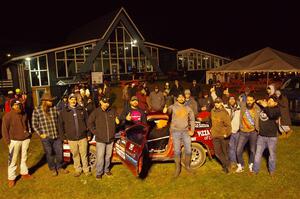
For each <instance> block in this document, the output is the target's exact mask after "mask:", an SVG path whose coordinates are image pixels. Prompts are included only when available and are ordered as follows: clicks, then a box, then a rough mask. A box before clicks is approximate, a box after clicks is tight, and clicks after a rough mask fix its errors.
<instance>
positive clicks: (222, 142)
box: [213, 138, 229, 168]
mask: <svg viewBox="0 0 300 199" xmlns="http://www.w3.org/2000/svg"><path fill="white" fill-rule="evenodd" d="M213 144H214V150H215V155H216V156H217V158H218V159H219V160H220V162H221V164H222V167H223V168H229V158H228V144H229V140H228V139H225V138H213Z"/></svg>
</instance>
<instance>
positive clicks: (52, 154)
mask: <svg viewBox="0 0 300 199" xmlns="http://www.w3.org/2000/svg"><path fill="white" fill-rule="evenodd" d="M42 144H43V148H44V151H45V153H46V158H47V163H48V167H49V169H50V170H57V169H60V168H62V167H63V165H64V160H63V145H62V141H61V140H60V139H52V138H45V139H42Z"/></svg>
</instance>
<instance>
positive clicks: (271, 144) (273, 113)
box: [253, 97, 280, 176]
mask: <svg viewBox="0 0 300 199" xmlns="http://www.w3.org/2000/svg"><path fill="white" fill-rule="evenodd" d="M258 104H259V105H260V106H261V109H262V111H261V113H260V116H259V135H258V138H257V147H256V153H255V158H254V166H253V173H254V174H257V173H258V171H259V168H260V163H261V158H262V155H263V152H264V150H265V149H266V148H267V149H268V150H269V154H270V155H269V158H268V167H269V173H270V175H271V176H273V174H274V171H275V164H276V145H277V133H278V127H277V121H278V119H279V117H280V108H279V107H278V101H277V99H276V98H275V97H270V98H269V99H268V101H263V100H259V101H258Z"/></svg>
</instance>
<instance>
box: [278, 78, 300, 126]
mask: <svg viewBox="0 0 300 199" xmlns="http://www.w3.org/2000/svg"><path fill="white" fill-rule="evenodd" d="M281 90H282V93H283V94H284V95H286V96H287V98H288V100H289V108H290V115H291V119H292V121H293V122H297V123H298V122H300V77H292V78H288V79H287V80H286V81H285V82H284V83H283V84H282V86H281Z"/></svg>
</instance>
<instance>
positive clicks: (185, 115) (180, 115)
mask: <svg viewBox="0 0 300 199" xmlns="http://www.w3.org/2000/svg"><path fill="white" fill-rule="evenodd" d="M168 113H169V114H172V121H171V128H170V131H171V132H174V131H185V132H187V131H188V130H189V129H190V130H191V131H194V130H195V116H194V112H193V111H192V109H191V108H190V107H188V106H185V105H181V104H179V103H178V102H176V103H175V104H173V105H171V106H169V107H168Z"/></svg>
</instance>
